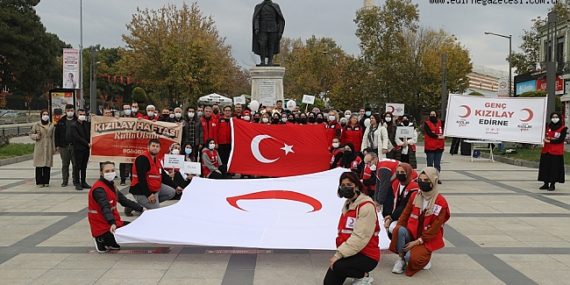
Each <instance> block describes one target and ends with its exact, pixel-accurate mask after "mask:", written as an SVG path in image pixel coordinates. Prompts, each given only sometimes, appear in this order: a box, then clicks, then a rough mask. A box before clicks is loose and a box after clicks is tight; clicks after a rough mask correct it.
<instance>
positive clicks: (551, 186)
mask: <svg viewBox="0 0 570 285" xmlns="http://www.w3.org/2000/svg"><path fill="white" fill-rule="evenodd" d="M554 184H555V183H554V182H552V183H550V187H548V191H554V190H556V187H555V186H554Z"/></svg>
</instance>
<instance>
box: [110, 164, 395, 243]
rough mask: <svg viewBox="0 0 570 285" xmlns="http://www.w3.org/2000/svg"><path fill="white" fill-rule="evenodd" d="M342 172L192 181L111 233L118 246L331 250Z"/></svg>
mask: <svg viewBox="0 0 570 285" xmlns="http://www.w3.org/2000/svg"><path fill="white" fill-rule="evenodd" d="M345 171H347V169H342V168H336V169H333V170H329V171H325V172H321V173H314V174H309V175H302V176H294V177H286V178H269V179H254V180H252V179H228V180H214V179H204V178H199V177H194V178H193V179H192V182H191V183H190V185H188V187H186V189H185V190H184V195H182V198H181V200H180V201H179V202H178V203H176V204H174V205H171V206H168V207H164V208H159V209H154V210H152V211H145V212H144V213H143V214H142V215H141V216H140V217H138V218H137V219H136V220H134V221H133V222H131V223H130V224H129V225H127V226H124V227H121V228H119V229H117V232H116V233H115V238H116V239H117V241H118V242H119V243H120V244H126V243H157V244H177V245H199V246H228V247H247V248H267V249H314V250H334V249H336V244H335V240H336V237H337V234H338V229H337V226H338V220H339V217H340V215H341V209H342V205H343V203H344V201H345V199H340V198H338V196H337V190H336V189H337V188H338V178H339V177H340V175H341V174H342V173H343V172H345ZM204 213H215V214H214V215H204ZM379 220H380V221H382V220H383V219H382V218H381V217H380V219H379ZM181 225H184V226H181ZM196 229H199V230H196ZM244 229H247V230H244ZM380 229H381V232H380V248H382V249H386V248H387V247H388V245H389V244H390V241H389V240H388V236H387V235H386V230H385V229H384V227H382V226H381V227H380Z"/></svg>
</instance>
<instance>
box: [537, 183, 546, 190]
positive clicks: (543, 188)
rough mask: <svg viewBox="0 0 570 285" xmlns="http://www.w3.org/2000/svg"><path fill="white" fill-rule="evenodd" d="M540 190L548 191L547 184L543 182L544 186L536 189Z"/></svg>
mask: <svg viewBox="0 0 570 285" xmlns="http://www.w3.org/2000/svg"><path fill="white" fill-rule="evenodd" d="M538 189H540V190H547V189H548V183H546V182H544V184H543V185H542V186H540V188H538Z"/></svg>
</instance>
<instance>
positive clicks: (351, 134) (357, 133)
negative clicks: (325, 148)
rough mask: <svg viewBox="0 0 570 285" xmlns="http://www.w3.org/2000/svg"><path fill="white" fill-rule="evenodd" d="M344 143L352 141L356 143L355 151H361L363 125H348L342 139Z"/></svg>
mask: <svg viewBox="0 0 570 285" xmlns="http://www.w3.org/2000/svg"><path fill="white" fill-rule="evenodd" d="M340 142H341V143H342V144H347V143H352V144H353V145H354V151H360V146H361V144H362V127H360V126H358V125H357V126H355V127H351V126H346V127H345V128H344V132H342V136H341V139H340Z"/></svg>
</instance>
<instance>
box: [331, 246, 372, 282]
mask: <svg viewBox="0 0 570 285" xmlns="http://www.w3.org/2000/svg"><path fill="white" fill-rule="evenodd" d="M377 265H378V261H376V260H374V259H372V258H370V257H368V256H366V255H364V254H361V253H358V254H356V255H353V256H350V257H347V258H341V259H339V260H337V262H335V263H334V265H333V269H332V270H331V269H330V268H329V269H328V271H327V275H325V280H324V281H323V284H324V285H342V284H343V283H344V281H345V280H346V278H358V279H360V278H363V277H364V275H365V274H366V273H367V272H370V271H372V270H373V269H374V268H376V266H377Z"/></svg>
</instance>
